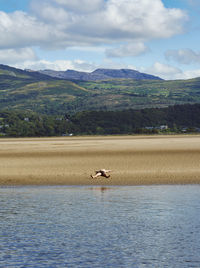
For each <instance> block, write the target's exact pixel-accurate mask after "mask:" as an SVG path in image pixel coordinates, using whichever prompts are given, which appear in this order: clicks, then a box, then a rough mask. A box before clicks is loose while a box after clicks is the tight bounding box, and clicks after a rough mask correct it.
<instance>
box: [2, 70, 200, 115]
mask: <svg viewBox="0 0 200 268" xmlns="http://www.w3.org/2000/svg"><path fill="white" fill-rule="evenodd" d="M69 72H70V71H67V73H69ZM71 72H72V73H74V72H75V73H76V71H71ZM133 72H134V73H135V72H136V71H133V70H126V69H122V70H108V69H98V70H96V71H94V72H92V73H93V74H94V73H95V75H98V80H84V79H83V78H81V77H80V76H79V79H78V78H76V79H74V78H72V76H71V78H70V79H64V78H62V79H60V78H57V77H52V76H49V75H47V73H41V72H34V71H30V70H25V71H24V70H21V69H17V68H13V67H10V66H7V65H0V110H23V111H33V112H38V113H43V114H66V113H70V114H72V113H76V112H78V111H86V110H87V111H89V110H102V111H106V110H111V111H113V110H123V109H143V108H151V107H158V108H160V107H167V106H170V105H175V104H185V103H190V104H194V103H200V78H195V79H189V80H174V81H173V80H170V81H165V80H161V79H160V78H155V77H153V78H152V79H149V78H148V79H144V78H143V79H136V78H135V79H133V78H130V74H132V73H133ZM136 74H137V72H136ZM100 75H102V76H101V77H104V78H105V76H106V78H105V79H100V80H99V78H100ZM123 75H125V78H124V77H121V76H123ZM138 75H144V76H143V77H149V75H148V74H140V73H139V74H138ZM119 76H120V77H119ZM76 77H77V76H76ZM96 77H97V76H96ZM140 77H142V76H140ZM150 77H152V76H150Z"/></svg>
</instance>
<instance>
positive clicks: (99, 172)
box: [91, 169, 112, 179]
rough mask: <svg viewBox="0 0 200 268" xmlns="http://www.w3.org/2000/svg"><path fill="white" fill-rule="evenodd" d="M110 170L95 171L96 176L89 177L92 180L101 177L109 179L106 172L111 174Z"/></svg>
mask: <svg viewBox="0 0 200 268" xmlns="http://www.w3.org/2000/svg"><path fill="white" fill-rule="evenodd" d="M111 171H112V170H105V169H100V170H96V171H95V172H96V174H95V175H94V176H93V175H91V177H92V178H93V179H95V178H97V177H99V176H102V177H105V178H110V175H108V174H107V173H108V172H111Z"/></svg>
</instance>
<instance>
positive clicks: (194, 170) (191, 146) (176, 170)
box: [0, 135, 200, 186]
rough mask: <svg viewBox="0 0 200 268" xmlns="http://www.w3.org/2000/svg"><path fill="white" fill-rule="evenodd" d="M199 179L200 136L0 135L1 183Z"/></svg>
mask: <svg viewBox="0 0 200 268" xmlns="http://www.w3.org/2000/svg"><path fill="white" fill-rule="evenodd" d="M100 168H106V169H111V170H112V173H111V178H109V179H106V178H103V177H100V178H97V179H92V178H91V177H90V175H91V174H94V171H95V170H97V169H100ZM199 183H200V135H168V136H165V135H163V136H161V135H158V136H86V137H60V138H59V137H58V138H57V137H56V138H16V139H15V138H11V139H7V138H3V139H0V185H1V186H5V185H13V186H14V185H105V186H106V185H152V184H199Z"/></svg>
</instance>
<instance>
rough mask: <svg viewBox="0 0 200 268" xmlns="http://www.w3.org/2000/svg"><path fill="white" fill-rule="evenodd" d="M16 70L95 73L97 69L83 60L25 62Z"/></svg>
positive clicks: (19, 64) (17, 66) (18, 64)
mask: <svg viewBox="0 0 200 268" xmlns="http://www.w3.org/2000/svg"><path fill="white" fill-rule="evenodd" d="M14 67H16V68H20V69H31V70H34V71H38V70H50V69H51V70H55V71H65V70H68V69H73V70H77V71H86V72H87V71H93V70H94V69H96V68H97V66H96V65H95V64H94V63H87V62H85V61H82V60H79V59H77V60H74V61H70V60H56V61H48V60H36V61H24V62H20V63H17V64H15V65H14Z"/></svg>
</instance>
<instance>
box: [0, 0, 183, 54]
mask: <svg viewBox="0 0 200 268" xmlns="http://www.w3.org/2000/svg"><path fill="white" fill-rule="evenodd" d="M31 8H32V9H31V10H32V11H31V12H30V13H25V12H22V11H16V12H13V13H5V12H0V35H1V39H0V48H1V49H5V48H22V47H26V46H39V47H42V48H48V49H56V48H65V47H73V46H86V45H102V44H118V43H120V42H126V43H127V44H129V46H130V44H131V43H135V44H138V46H139V50H141V49H140V46H141V43H144V42H146V41H148V40H152V39H157V38H169V37H171V36H173V35H176V34H180V33H181V32H182V31H183V25H184V22H185V21H186V20H187V15H186V14H185V13H184V12H183V11H182V10H180V9H175V8H166V7H164V5H163V3H162V1H161V0H107V1H104V0H93V1H89V0H73V1H71V0H43V1H40V0H32V3H31ZM124 51H125V55H126V51H127V50H124ZM113 53H114V55H115V56H116V55H117V54H119V56H120V57H121V53H119V52H118V53H117V52H116V51H114V52H113ZM133 55H134V52H133Z"/></svg>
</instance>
